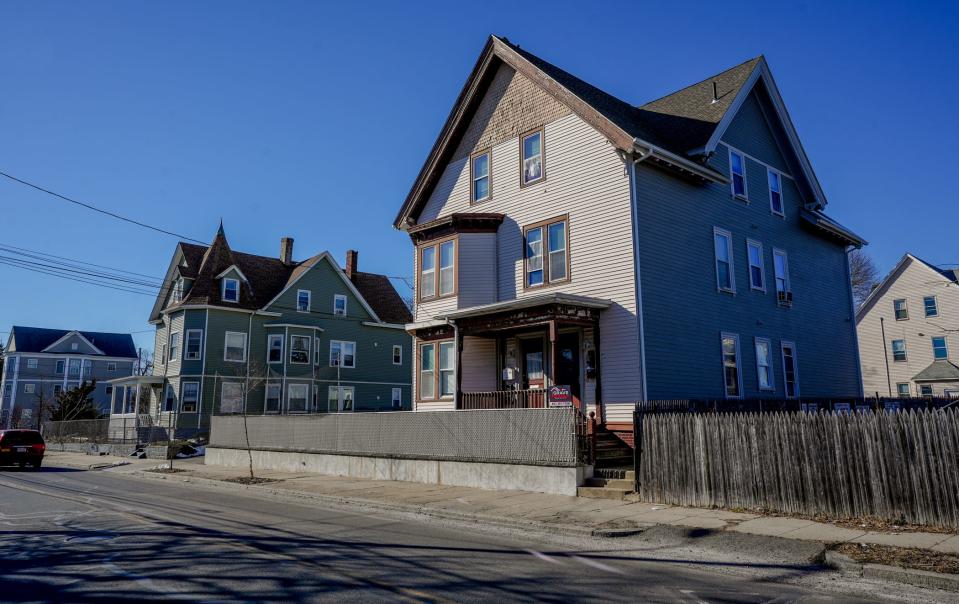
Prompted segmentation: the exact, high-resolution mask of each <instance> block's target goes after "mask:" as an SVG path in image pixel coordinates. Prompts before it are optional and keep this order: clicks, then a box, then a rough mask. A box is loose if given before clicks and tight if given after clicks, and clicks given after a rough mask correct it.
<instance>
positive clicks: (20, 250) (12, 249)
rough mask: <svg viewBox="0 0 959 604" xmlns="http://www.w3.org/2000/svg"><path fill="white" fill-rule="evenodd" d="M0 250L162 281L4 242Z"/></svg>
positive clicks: (154, 277)
mask: <svg viewBox="0 0 959 604" xmlns="http://www.w3.org/2000/svg"><path fill="white" fill-rule="evenodd" d="M0 250H3V251H7V252H10V253H17V254H22V255H24V256H30V253H33V254H39V256H42V257H43V258H39V259H40V260H43V259H45V258H55V259H57V260H66V261H68V262H72V263H74V264H83V265H86V266H93V267H96V268H103V269H107V270H111V271H116V272H118V273H126V274H128V275H134V276H136V277H146V278H147V279H156V280H158V281H160V280H162V279H161V278H160V277H157V276H156V275H146V274H144V273H135V272H133V271H128V270H124V269H122V268H115V267H112V266H104V265H102V264H94V263H92V262H84V261H83V260H77V259H75V258H69V257H67V256H57V255H56V254H48V253H46V252H40V251H38V250H31V249H29V248H25V247H17V246H15V245H10V244H9V243H2V242H0ZM30 257H31V258H37V256H30Z"/></svg>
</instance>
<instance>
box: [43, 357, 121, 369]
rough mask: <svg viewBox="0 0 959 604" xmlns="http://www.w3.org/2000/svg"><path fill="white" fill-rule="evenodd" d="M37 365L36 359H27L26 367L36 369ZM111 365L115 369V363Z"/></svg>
mask: <svg viewBox="0 0 959 604" xmlns="http://www.w3.org/2000/svg"><path fill="white" fill-rule="evenodd" d="M37 365H39V363H37V359H27V369H36V368H37ZM108 365H109V363H108ZM113 365H114V367H113V370H114V371H115V370H116V363H114V364H113Z"/></svg>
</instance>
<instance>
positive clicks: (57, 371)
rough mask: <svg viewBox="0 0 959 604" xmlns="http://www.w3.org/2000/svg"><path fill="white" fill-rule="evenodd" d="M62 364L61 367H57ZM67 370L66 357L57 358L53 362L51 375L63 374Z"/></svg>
mask: <svg viewBox="0 0 959 604" xmlns="http://www.w3.org/2000/svg"><path fill="white" fill-rule="evenodd" d="M61 364H62V365H63V369H57V367H60V365H61ZM66 372H67V361H66V359H57V362H56V363H54V364H53V375H63V374H65V373H66Z"/></svg>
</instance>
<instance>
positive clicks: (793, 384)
mask: <svg viewBox="0 0 959 604" xmlns="http://www.w3.org/2000/svg"><path fill="white" fill-rule="evenodd" d="M782 353H783V386H784V388H785V391H786V398H797V397H799V369H798V367H797V361H796V345H795V344H793V343H792V342H783V343H782Z"/></svg>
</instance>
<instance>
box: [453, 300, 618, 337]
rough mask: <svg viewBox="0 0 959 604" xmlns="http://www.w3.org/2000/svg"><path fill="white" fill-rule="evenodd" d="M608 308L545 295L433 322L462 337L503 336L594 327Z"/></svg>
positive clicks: (600, 303) (606, 304) (603, 302)
mask: <svg viewBox="0 0 959 604" xmlns="http://www.w3.org/2000/svg"><path fill="white" fill-rule="evenodd" d="M610 304H612V302H610V301H609V300H601V299H597V298H588V297H585V296H576V295H572V294H563V293H548V294H543V295H538V296H531V297H529V298H522V299H520V300H509V301H507V302H497V303H495V304H486V305H483V306H475V307H473V308H468V309H464V310H460V311H456V312H452V313H449V314H447V315H443V316H441V317H437V318H438V319H441V320H443V321H444V322H445V321H451V322H455V323H456V326H457V327H458V328H459V330H460V333H462V334H464V335H480V334H484V333H492V332H499V333H503V332H504V331H516V330H522V329H527V328H530V327H535V326H550V329H551V330H553V329H555V328H556V327H558V326H562V325H584V326H590V325H594V324H595V323H596V322H597V321H598V320H599V313H600V311H602V310H603V309H605V308H609V306H610ZM447 329H449V327H447Z"/></svg>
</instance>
